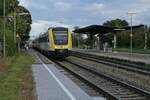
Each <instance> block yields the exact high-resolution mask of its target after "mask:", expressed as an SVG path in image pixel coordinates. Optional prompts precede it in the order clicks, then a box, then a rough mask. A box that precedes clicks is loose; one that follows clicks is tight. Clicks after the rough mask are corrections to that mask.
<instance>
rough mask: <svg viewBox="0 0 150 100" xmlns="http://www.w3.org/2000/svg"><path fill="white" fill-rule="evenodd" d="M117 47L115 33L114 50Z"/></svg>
mask: <svg viewBox="0 0 150 100" xmlns="http://www.w3.org/2000/svg"><path fill="white" fill-rule="evenodd" d="M116 47H117V36H116V33H114V49H116Z"/></svg>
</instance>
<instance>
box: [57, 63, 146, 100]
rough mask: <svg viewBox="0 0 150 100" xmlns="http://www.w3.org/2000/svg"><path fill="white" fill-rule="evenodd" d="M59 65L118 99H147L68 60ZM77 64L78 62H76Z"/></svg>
mask: <svg viewBox="0 0 150 100" xmlns="http://www.w3.org/2000/svg"><path fill="white" fill-rule="evenodd" d="M59 63H61V65H63V66H65V67H67V68H68V69H70V70H72V71H73V72H75V73H78V75H80V76H82V77H84V78H86V80H88V81H89V82H91V83H92V84H95V85H97V86H98V87H100V88H102V89H103V90H105V91H107V92H109V93H111V94H113V95H115V96H117V98H118V99H120V100H129V99H132V100H137V99H138V100H148V99H147V98H145V97H143V96H142V95H140V94H137V93H136V92H134V91H133V90H131V89H126V88H124V87H122V86H121V85H119V84H116V83H114V82H112V81H110V80H108V79H105V78H103V77H101V76H97V75H96V74H94V73H92V72H90V71H87V70H83V69H82V68H80V67H77V66H75V65H72V64H70V63H68V62H59ZM78 64H79V63H78Z"/></svg>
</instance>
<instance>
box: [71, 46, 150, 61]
mask: <svg viewBox="0 0 150 100" xmlns="http://www.w3.org/2000/svg"><path fill="white" fill-rule="evenodd" d="M72 51H78V52H83V53H88V54H92V55H97V56H104V57H111V58H118V59H124V60H129V61H135V62H143V63H146V64H150V61H149V59H150V54H139V53H132V54H131V53H127V52H103V51H100V50H94V49H73V50H72Z"/></svg>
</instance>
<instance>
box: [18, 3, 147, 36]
mask: <svg viewBox="0 0 150 100" xmlns="http://www.w3.org/2000/svg"><path fill="white" fill-rule="evenodd" d="M19 1H20V4H21V5H23V6H25V7H26V8H27V9H28V10H29V11H30V12H31V14H32V19H33V24H32V31H31V35H33V34H34V35H35V34H39V33H40V32H43V31H44V30H46V29H47V27H48V26H61V25H62V26H68V27H72V26H85V25H91V24H102V23H103V22H105V21H106V20H111V19H116V18H120V19H125V20H127V21H128V22H129V21H130V19H129V15H128V14H127V12H136V14H135V15H134V16H133V24H141V23H142V24H148V25H150V14H149V11H150V5H149V4H150V0H19Z"/></svg>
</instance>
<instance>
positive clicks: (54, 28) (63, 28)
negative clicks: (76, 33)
mask: <svg viewBox="0 0 150 100" xmlns="http://www.w3.org/2000/svg"><path fill="white" fill-rule="evenodd" d="M48 29H52V30H57V31H59V30H68V28H66V27H49V28H48Z"/></svg>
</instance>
